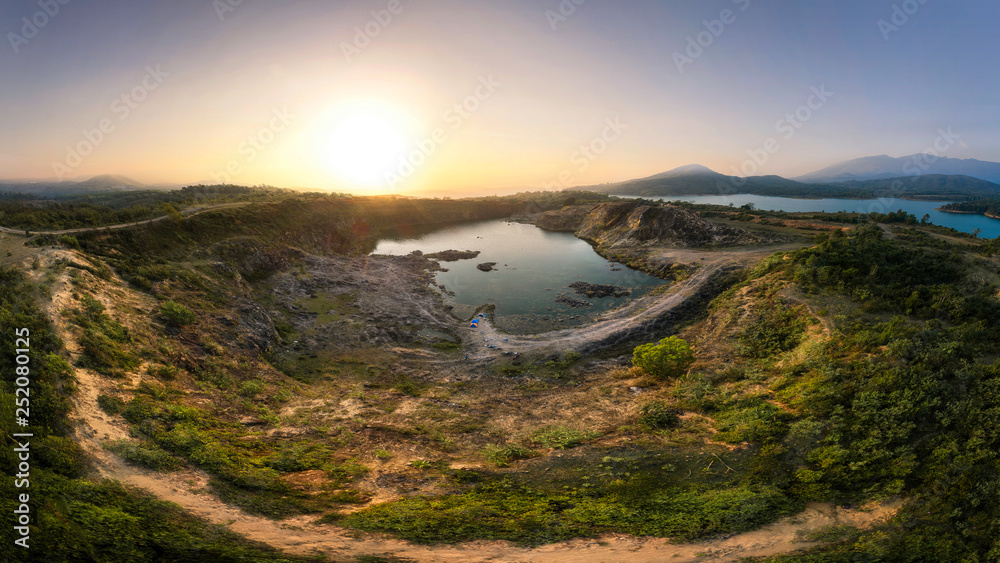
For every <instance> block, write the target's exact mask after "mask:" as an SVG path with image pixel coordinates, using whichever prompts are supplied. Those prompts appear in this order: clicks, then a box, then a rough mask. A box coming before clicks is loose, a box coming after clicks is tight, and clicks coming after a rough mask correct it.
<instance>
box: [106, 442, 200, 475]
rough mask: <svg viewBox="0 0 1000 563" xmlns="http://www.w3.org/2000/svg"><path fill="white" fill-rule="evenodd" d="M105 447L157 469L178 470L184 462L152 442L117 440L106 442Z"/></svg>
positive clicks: (140, 463) (128, 458) (119, 455)
mask: <svg viewBox="0 0 1000 563" xmlns="http://www.w3.org/2000/svg"><path fill="white" fill-rule="evenodd" d="M104 449H106V450H108V451H110V452H113V453H115V454H118V457H120V458H122V459H124V460H125V461H127V462H129V463H131V464H133V465H139V466H142V467H146V468H148V469H153V470H156V471H176V470H177V469H180V468H181V467H182V466H183V463H182V462H181V461H180V460H179V459H177V458H175V457H174V456H172V455H170V454H168V453H167V452H166V451H164V450H163V449H162V448H160V447H159V446H157V445H156V444H154V443H152V442H133V441H132V440H115V441H114V442H107V443H105V444H104Z"/></svg>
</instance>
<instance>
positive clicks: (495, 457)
mask: <svg viewBox="0 0 1000 563" xmlns="http://www.w3.org/2000/svg"><path fill="white" fill-rule="evenodd" d="M535 455H536V454H535V452H533V451H531V450H529V449H528V448H525V447H524V446H518V445H516V444H508V445H506V446H498V445H496V444H487V445H486V447H485V448H483V457H485V458H486V461H489V462H490V463H492V464H494V465H496V466H497V467H507V466H508V465H510V463H511V462H512V461H517V460H519V459H529V458H532V457H535Z"/></svg>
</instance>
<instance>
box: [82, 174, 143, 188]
mask: <svg viewBox="0 0 1000 563" xmlns="http://www.w3.org/2000/svg"><path fill="white" fill-rule="evenodd" d="M145 185H146V184H143V183H142V182H139V181H138V180H133V179H132V178H129V177H128V176H121V175H119V174H101V175H99V176H94V177H93V178H91V179H89V180H84V181H82V182H79V183H77V186H79V187H108V188H111V187H129V188H141V187H145Z"/></svg>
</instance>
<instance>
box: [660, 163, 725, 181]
mask: <svg viewBox="0 0 1000 563" xmlns="http://www.w3.org/2000/svg"><path fill="white" fill-rule="evenodd" d="M678 176H721V174H719V173H718V172H716V171H715V170H712V169H711V168H708V167H707V166H702V165H700V164H687V165H684V166H678V167H677V168H674V169H673V170H668V171H666V172H660V173H659V174H654V175H653V176H649V177H647V178H642V179H643V180H658V179H661V178H676V177H678Z"/></svg>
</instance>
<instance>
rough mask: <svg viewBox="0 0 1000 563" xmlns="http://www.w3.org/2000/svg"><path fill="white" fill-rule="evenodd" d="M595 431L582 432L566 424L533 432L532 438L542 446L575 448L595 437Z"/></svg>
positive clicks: (560, 448)
mask: <svg viewBox="0 0 1000 563" xmlns="http://www.w3.org/2000/svg"><path fill="white" fill-rule="evenodd" d="M596 436H597V435H596V433H592V432H583V431H580V430H577V429H575V428H569V427H567V426H549V427H546V428H543V429H541V430H539V431H538V432H535V434H534V436H532V439H533V440H534V441H535V443H537V444H539V445H540V446H542V447H544V448H553V449H557V450H565V449H568V448H575V447H577V446H579V445H580V444H582V443H583V442H584V441H585V440H589V439H591V438H595V437H596Z"/></svg>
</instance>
